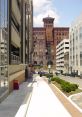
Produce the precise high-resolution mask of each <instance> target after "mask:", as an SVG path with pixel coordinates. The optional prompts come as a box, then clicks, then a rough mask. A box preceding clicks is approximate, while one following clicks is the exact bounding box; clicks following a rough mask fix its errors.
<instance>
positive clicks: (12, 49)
mask: <svg viewBox="0 0 82 117" xmlns="http://www.w3.org/2000/svg"><path fill="white" fill-rule="evenodd" d="M3 9H4V10H3ZM3 13H4V14H3ZM32 26H33V4H32V0H0V72H1V71H4V72H5V74H4V75H3V77H2V76H1V77H0V83H1V84H2V82H1V79H2V78H3V79H4V81H3V85H4V84H7V93H9V92H11V91H12V90H13V83H14V80H16V81H17V82H18V83H19V84H20V83H21V82H23V81H25V67H26V66H27V68H28V66H29V63H31V61H32V58H31V56H32V51H33V41H32V28H33V27H32ZM3 53H5V54H4V56H5V57H4V59H3ZM30 59H31V60H30ZM3 61H5V62H4V64H6V65H4V66H2V64H3ZM5 66H6V67H7V68H5ZM2 67H3V69H6V70H3V69H2ZM5 78H6V81H5Z"/></svg>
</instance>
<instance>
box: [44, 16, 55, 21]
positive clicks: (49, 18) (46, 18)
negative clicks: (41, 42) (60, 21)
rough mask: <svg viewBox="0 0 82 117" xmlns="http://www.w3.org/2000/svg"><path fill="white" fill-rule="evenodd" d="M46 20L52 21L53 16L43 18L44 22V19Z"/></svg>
mask: <svg viewBox="0 0 82 117" xmlns="http://www.w3.org/2000/svg"><path fill="white" fill-rule="evenodd" d="M47 20H52V21H54V18H52V17H49V16H48V17H45V18H43V21H44V22H45V21H47Z"/></svg>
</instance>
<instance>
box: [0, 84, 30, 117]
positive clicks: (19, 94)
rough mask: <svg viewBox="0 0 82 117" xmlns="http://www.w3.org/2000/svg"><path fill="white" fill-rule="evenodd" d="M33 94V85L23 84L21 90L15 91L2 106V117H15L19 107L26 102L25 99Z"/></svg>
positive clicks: (0, 116) (0, 114)
mask: <svg viewBox="0 0 82 117" xmlns="http://www.w3.org/2000/svg"><path fill="white" fill-rule="evenodd" d="M31 92H32V83H28V82H24V83H22V84H21V85H20V88H19V90H14V91H13V92H12V93H11V94H10V95H9V96H8V97H7V98H6V99H5V100H4V101H3V102H2V103H1V104H0V117H15V115H16V113H17V111H18V109H19V107H20V106H21V105H22V104H23V103H24V102H25V97H26V98H27V99H28V98H29V95H30V93H31ZM19 117H20V116H19Z"/></svg>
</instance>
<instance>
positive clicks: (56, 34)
mask: <svg viewBox="0 0 82 117" xmlns="http://www.w3.org/2000/svg"><path fill="white" fill-rule="evenodd" d="M43 23H44V25H43V27H34V28H33V40H34V53H33V63H34V64H43V65H47V64H49V63H50V64H53V66H54V68H56V45H57V44H58V43H59V42H60V41H62V40H63V39H65V38H68V37H69V28H68V27H54V18H52V17H46V18H43Z"/></svg>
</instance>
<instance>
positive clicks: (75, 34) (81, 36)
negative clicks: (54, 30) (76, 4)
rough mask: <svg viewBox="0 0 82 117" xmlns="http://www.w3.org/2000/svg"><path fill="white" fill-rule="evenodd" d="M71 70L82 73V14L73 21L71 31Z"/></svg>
mask: <svg viewBox="0 0 82 117" xmlns="http://www.w3.org/2000/svg"><path fill="white" fill-rule="evenodd" d="M69 38H70V53H69V72H70V73H76V74H78V75H80V74H82V14H81V15H80V16H79V17H78V18H77V19H76V20H75V21H74V22H73V23H72V25H71V27H70V31H69Z"/></svg>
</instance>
